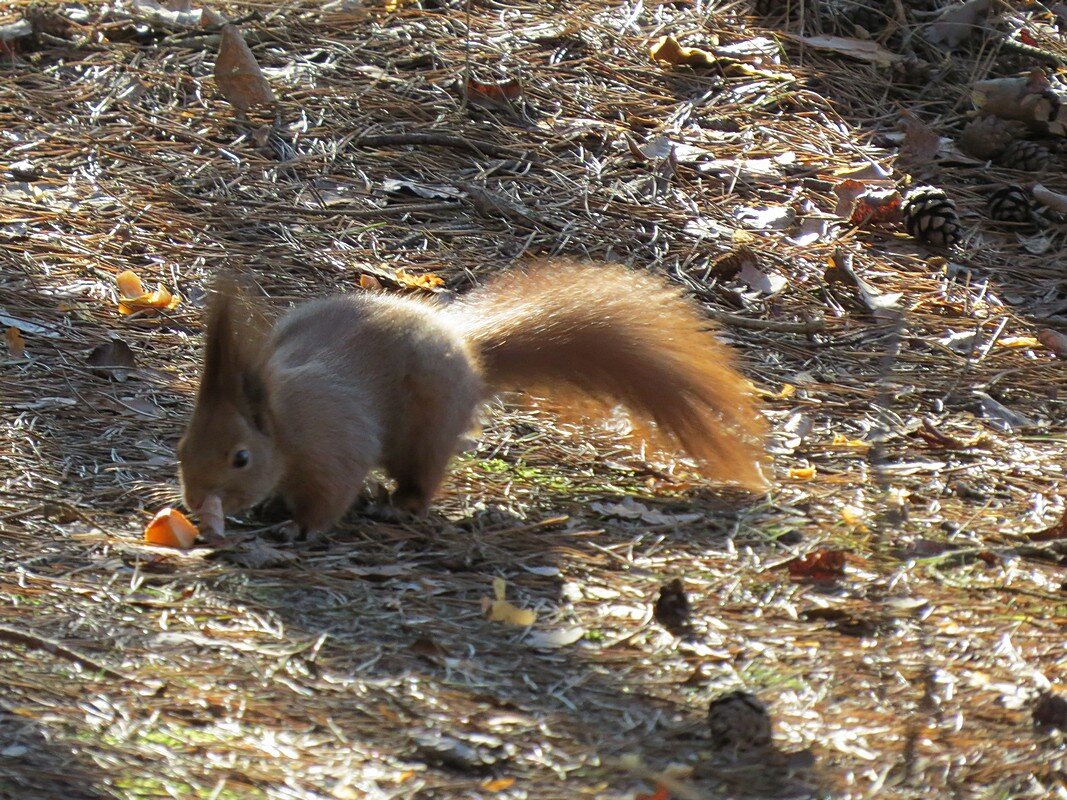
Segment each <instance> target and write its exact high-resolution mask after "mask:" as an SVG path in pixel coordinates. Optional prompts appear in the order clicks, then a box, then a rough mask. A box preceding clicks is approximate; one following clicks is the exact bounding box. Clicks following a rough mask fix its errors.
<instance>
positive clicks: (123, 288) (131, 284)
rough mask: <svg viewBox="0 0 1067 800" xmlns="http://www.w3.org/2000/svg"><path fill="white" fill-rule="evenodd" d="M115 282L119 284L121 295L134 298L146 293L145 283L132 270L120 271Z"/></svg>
mask: <svg viewBox="0 0 1067 800" xmlns="http://www.w3.org/2000/svg"><path fill="white" fill-rule="evenodd" d="M115 283H117V284H118V287H119V295H120V296H121V297H125V298H127V299H131V300H132V299H133V298H135V297H140V296H141V295H143V294H144V285H143V284H142V283H141V279H140V278H139V277H137V273H136V272H133V271H132V270H126V271H125V272H120V273H119V274H118V275H117V276H116V277H115Z"/></svg>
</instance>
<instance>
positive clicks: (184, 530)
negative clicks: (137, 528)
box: [144, 508, 199, 550]
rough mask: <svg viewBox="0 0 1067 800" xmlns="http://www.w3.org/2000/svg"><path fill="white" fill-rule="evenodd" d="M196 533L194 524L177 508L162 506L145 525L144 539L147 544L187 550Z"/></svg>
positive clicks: (191, 544) (194, 539)
mask: <svg viewBox="0 0 1067 800" xmlns="http://www.w3.org/2000/svg"><path fill="white" fill-rule="evenodd" d="M198 533H199V531H197V529H196V526H195V525H194V524H193V523H192V522H190V521H189V518H188V517H186V516H185V515H184V514H183V513H182V512H180V511H178V509H176V508H164V509H163V510H162V511H160V512H159V513H158V514H156V515H155V516H154V517H152V521H151V522H149V523H148V525H147V526H146V527H145V529H144V540H145V541H146V542H148V543H149V544H158V545H161V546H163V547H177V548H178V549H179V550H188V549H189V548H190V547H192V546H193V542H195V541H196V537H197V534H198Z"/></svg>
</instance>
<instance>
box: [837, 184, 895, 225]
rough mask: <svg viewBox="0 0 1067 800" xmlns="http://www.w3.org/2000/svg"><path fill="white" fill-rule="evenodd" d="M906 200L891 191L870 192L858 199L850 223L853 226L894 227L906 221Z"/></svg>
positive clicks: (893, 190)
mask: <svg viewBox="0 0 1067 800" xmlns="http://www.w3.org/2000/svg"><path fill="white" fill-rule="evenodd" d="M903 205H904V198H903V197H902V196H901V194H900V192H898V191H896V190H895V189H891V190H873V191H872V190H868V191H866V192H864V193H863V194H861V195H860V196H859V197H857V198H856V204H855V206H854V207H853V209H852V214H851V216H850V217H849V222H851V223H852V224H853V225H894V224H896V223H898V222H900V221H902V220H903V219H904V210H903Z"/></svg>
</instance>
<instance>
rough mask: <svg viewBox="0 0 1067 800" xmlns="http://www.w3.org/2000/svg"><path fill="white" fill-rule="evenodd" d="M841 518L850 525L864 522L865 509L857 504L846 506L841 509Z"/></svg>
mask: <svg viewBox="0 0 1067 800" xmlns="http://www.w3.org/2000/svg"><path fill="white" fill-rule="evenodd" d="M841 519H842V520H843V521H844V522H846V523H848V524H849V525H860V524H862V523H863V509H862V508H858V507H857V506H845V507H844V508H842V509H841Z"/></svg>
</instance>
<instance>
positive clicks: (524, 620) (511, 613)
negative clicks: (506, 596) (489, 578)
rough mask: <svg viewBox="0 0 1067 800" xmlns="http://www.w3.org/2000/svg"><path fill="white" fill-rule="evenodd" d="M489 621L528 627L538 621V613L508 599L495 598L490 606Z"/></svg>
mask: <svg viewBox="0 0 1067 800" xmlns="http://www.w3.org/2000/svg"><path fill="white" fill-rule="evenodd" d="M489 621H490V622H503V623H505V624H506V625H515V626H516V627H519V628H528V627H530V626H531V625H533V624H534V623H535V622H537V614H536V612H534V611H530V610H529V609H523V608H516V607H515V606H513V605H512V604H511V603H509V602H508V601H507V600H494V601H493V602H492V604H491V605H490V606H489Z"/></svg>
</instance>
